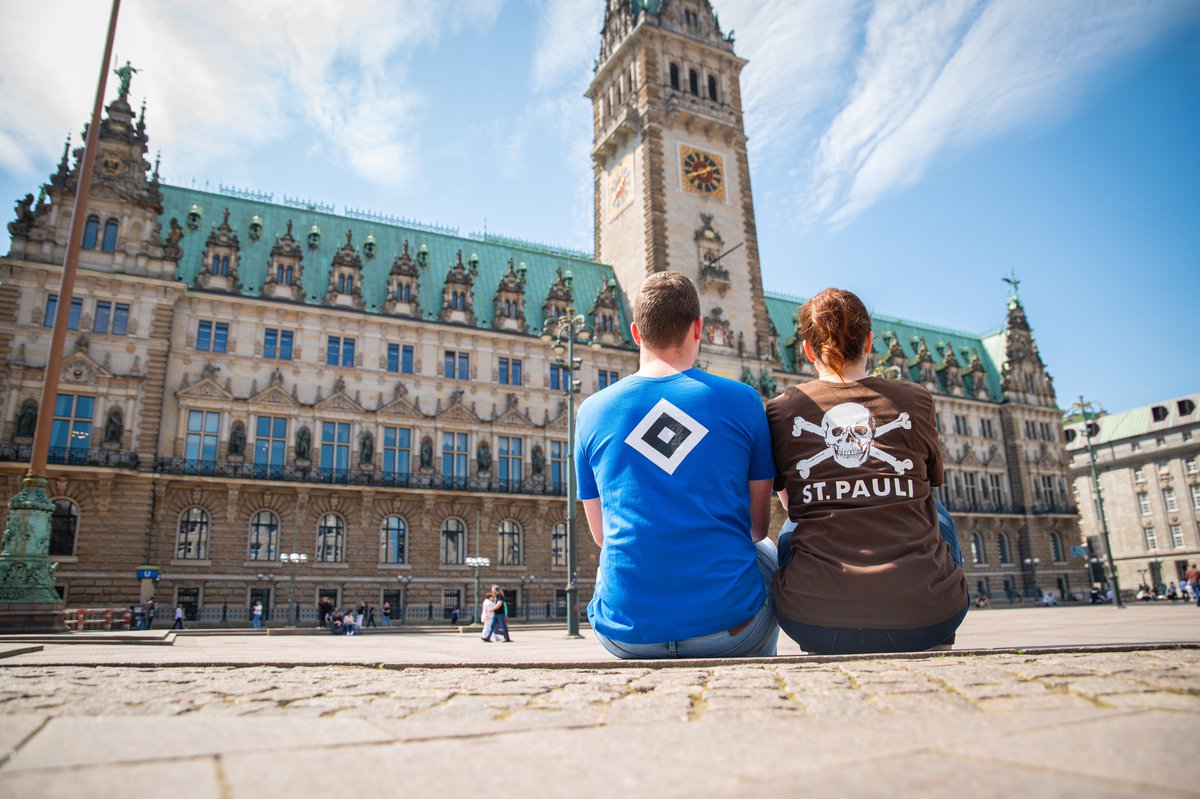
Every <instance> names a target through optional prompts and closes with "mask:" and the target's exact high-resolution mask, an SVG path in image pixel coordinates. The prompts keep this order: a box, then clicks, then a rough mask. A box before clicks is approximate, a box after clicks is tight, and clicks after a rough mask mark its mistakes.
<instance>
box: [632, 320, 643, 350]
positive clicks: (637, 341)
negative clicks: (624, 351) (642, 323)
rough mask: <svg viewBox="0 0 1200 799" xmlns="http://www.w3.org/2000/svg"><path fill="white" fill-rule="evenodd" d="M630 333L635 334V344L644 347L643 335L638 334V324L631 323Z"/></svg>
mask: <svg viewBox="0 0 1200 799" xmlns="http://www.w3.org/2000/svg"><path fill="white" fill-rule="evenodd" d="M629 332H630V333H632V334H633V343H634V344H636V345H638V346H639V347H640V346H642V334H641V333H639V332H638V329H637V322H630V323H629Z"/></svg>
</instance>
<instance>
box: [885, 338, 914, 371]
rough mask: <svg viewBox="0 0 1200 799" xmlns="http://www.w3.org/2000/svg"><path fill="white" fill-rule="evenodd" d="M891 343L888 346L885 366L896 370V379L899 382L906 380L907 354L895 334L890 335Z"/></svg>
mask: <svg viewBox="0 0 1200 799" xmlns="http://www.w3.org/2000/svg"><path fill="white" fill-rule="evenodd" d="M891 339H892V343H891V344H889V345H888V352H887V364H888V366H891V367H892V368H894V369H895V370H896V377H897V378H898V379H900V380H908V379H909V374H908V353H906V352H905V351H904V345H903V344H901V343H900V337H899V336H897V335H896V334H895V333H892V334H891Z"/></svg>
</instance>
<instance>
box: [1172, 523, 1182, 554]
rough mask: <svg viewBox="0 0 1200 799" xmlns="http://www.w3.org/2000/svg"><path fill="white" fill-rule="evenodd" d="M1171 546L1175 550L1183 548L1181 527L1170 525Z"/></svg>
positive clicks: (1179, 525)
mask: <svg viewBox="0 0 1200 799" xmlns="http://www.w3.org/2000/svg"><path fill="white" fill-rule="evenodd" d="M1171 546H1172V547H1174V548H1175V549H1182V548H1183V525H1181V524H1172V525H1171Z"/></svg>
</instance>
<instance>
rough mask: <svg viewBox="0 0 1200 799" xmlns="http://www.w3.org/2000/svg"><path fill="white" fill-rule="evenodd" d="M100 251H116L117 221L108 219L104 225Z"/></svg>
mask: <svg viewBox="0 0 1200 799" xmlns="http://www.w3.org/2000/svg"><path fill="white" fill-rule="evenodd" d="M100 249H101V250H102V251H104V252H116V251H117V220H115V219H110V220H108V221H107V222H105V223H104V241H103V242H102V243H101V244H100Z"/></svg>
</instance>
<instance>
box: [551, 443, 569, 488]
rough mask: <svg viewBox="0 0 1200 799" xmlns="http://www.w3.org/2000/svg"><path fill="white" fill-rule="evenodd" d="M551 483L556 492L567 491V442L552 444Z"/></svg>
mask: <svg viewBox="0 0 1200 799" xmlns="http://www.w3.org/2000/svg"><path fill="white" fill-rule="evenodd" d="M550 483H551V484H552V485H553V486H554V489H555V491H556V492H561V491H563V490H565V487H566V484H567V442H565V441H551V442H550Z"/></svg>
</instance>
